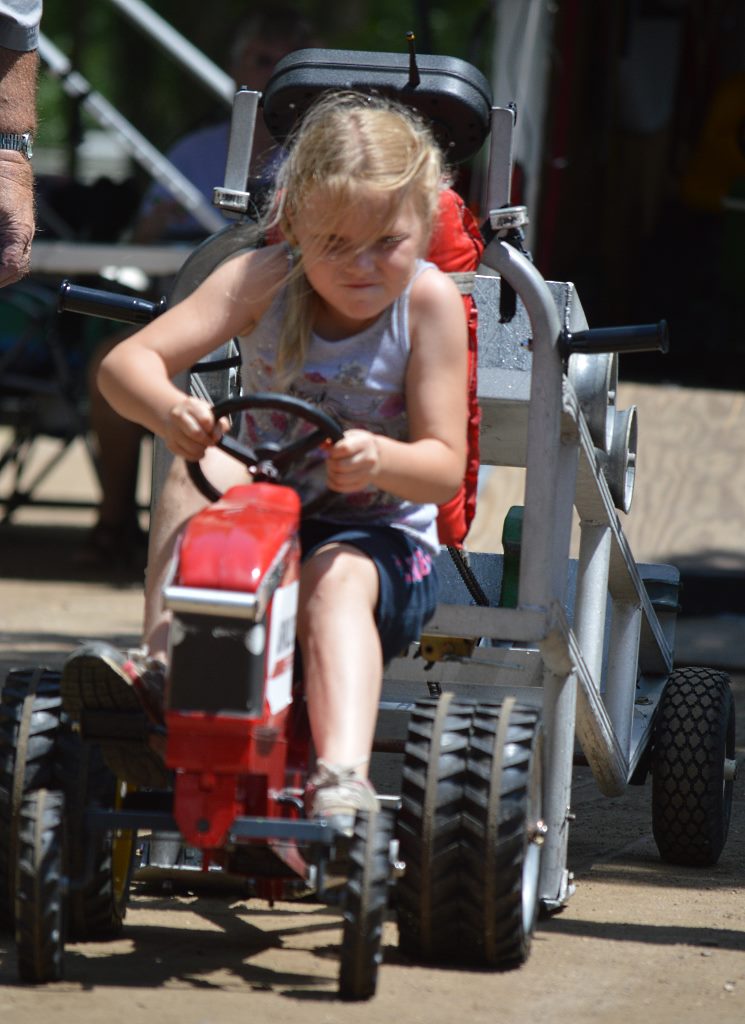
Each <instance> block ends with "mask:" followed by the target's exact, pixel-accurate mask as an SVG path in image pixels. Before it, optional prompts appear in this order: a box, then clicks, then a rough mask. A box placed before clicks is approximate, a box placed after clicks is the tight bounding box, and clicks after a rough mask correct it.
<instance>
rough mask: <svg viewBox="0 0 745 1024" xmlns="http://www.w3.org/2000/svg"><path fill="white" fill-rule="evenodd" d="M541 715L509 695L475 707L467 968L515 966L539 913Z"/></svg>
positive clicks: (466, 861) (466, 820)
mask: <svg viewBox="0 0 745 1024" xmlns="http://www.w3.org/2000/svg"><path fill="white" fill-rule="evenodd" d="M542 769H543V732H542V729H541V723H540V719H539V715H538V712H537V711H536V710H535V709H534V708H529V707H525V706H523V705H519V704H516V703H515V700H514V698H512V697H509V698H507V699H506V700H505V701H504V702H503V703H501V704H493V705H492V704H478V705H477V706H476V708H475V710H474V716H473V725H472V730H471V742H470V744H469V748H468V761H467V768H466V785H465V794H464V800H463V869H464V870H463V880H462V887H463V901H462V913H463V926H462V927H463V932H462V938H461V942H462V945H461V950H462V952H461V958H462V959H463V960H464V961H465V962H467V963H468V964H469V966H486V967H493V968H494V967H496V968H503V969H504V968H510V967H516V966H518V965H519V964H522V963H524V962H525V960H526V959H527V957H528V953H529V952H530V943H531V939H532V937H533V930H534V928H535V923H536V919H537V917H538V891H539V889H538V883H539V874H540V867H541V845H542V842H543V837H544V833H545V826H544V825H543V822H542V820H541V815H542V794H543V780H542Z"/></svg>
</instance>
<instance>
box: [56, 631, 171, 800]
mask: <svg viewBox="0 0 745 1024" xmlns="http://www.w3.org/2000/svg"><path fill="white" fill-rule="evenodd" d="M61 690H62V706H63V708H64V709H65V711H66V712H67V714H68V715H70V717H71V718H74V719H76V720H77V721H79V722H80V726H81V733H82V735H83V736H84V737H85V738H87V739H91V740H95V741H96V742H97V743H98V744H99V746H100V747H101V752H102V754H103V756H104V760H105V761H106V763H107V764H108V766H109V768H110V769H111V770H112V772H114V774H115V775H116V776H117V777H118V778H121V779H125V780H126V781H127V782H130V783H132V784H134V785H138V786H145V787H149V788H161V787H163V786H167V785H168V784H169V780H170V774H171V773H170V772H169V770H168V769H167V768H166V766H165V765H164V764H163V761H162V759H161V758H160V757H159V756H158V754H157V753H156V752H155V750H153V748H152V747H151V745H150V739H151V737H152V736H154V735H157V734H158V733H161V734H162V733H163V730H164V718H163V698H164V693H165V665H163V664H162V663H161V662H158V661H155V660H154V659H153V658H148V657H147V655H146V654H145V652H144V651H140V650H135V651H126V652H124V651H120V650H118V648H116V647H113V646H112V645H111V644H107V643H103V642H100V641H97V642H93V643H89V644H84V645H83V646H82V647H79V648H78V649H77V650H76V651H74V652H73V653H72V654H71V655H70V657H69V658H68V659H67V661H66V662H65V665H64V668H63V669H62V682H61Z"/></svg>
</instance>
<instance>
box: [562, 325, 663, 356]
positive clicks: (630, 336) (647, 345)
mask: <svg viewBox="0 0 745 1024" xmlns="http://www.w3.org/2000/svg"><path fill="white" fill-rule="evenodd" d="M669 349H670V332H669V330H668V326H667V320H660V321H659V323H656V324H636V325H634V326H629V327H591V328H589V329H588V330H586V331H577V332H576V334H572V333H571V331H564V333H563V334H562V336H561V338H560V339H559V350H560V352H561V354H562V356H564V357H566V356H571V355H574V354H575V353H577V352H581V353H584V354H586V355H588V354H596V353H599V352H621V353H622V352H668V351H669Z"/></svg>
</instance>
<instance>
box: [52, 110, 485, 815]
mask: <svg viewBox="0 0 745 1024" xmlns="http://www.w3.org/2000/svg"><path fill="white" fill-rule="evenodd" d="M443 176H444V175H443V166H442V158H441V154H440V151H439V149H438V147H437V146H436V144H435V142H434V141H433V138H432V136H431V134H430V132H429V130H428V129H427V128H426V127H425V126H424V125H423V124H421V123H420V122H419V121H418V120H417V118H416V117H415V116H414V115H413V114H412V113H411V112H408V111H407V110H406V109H405V108H402V107H399V106H397V105H394V104H392V103H390V102H388V101H384V100H382V99H378V98H375V99H371V98H370V97H365V96H361V95H357V94H354V93H351V94H344V95H335V96H332V97H329V98H324V99H322V100H321V101H320V102H319V103H317V104H316V105H315V106H314V107H313V108H312V109H311V111H309V113H308V114H307V115H306V117H305V118H304V120H303V122H302V125H301V128H300V130H299V131H298V133H297V135H296V137H295V139H294V141H293V142H292V144H291V146H290V150H289V155H288V157H287V160H286V162H285V163H284V165H283V167H282V169H281V172H280V175H279V179H278V182H277V190H276V196H275V201H274V205H273V207H272V212H271V215H270V217H271V223H270V225H269V227H278V228H279V229H280V230H281V232H282V236H283V238H284V239H285V241H283V242H282V243H280V244H276V245H271V246H267V247H264V248H259V249H256V250H252V251H250V252H245V253H243V254H241V255H238V256H236V257H235V258H233V259H231V260H230V261H228V262H227V263H225V264H223V265H222V266H220V267H219V268H218V269H217V270H216V271H214V272H213V273H212V274H211V275H210V277H209V278H208V279H207V280H206V281H205V282H204V283H203V284H202V285H201V286H200V287H199V288H197V289H196V290H195V291H194V293H193V294H192V295H190V296H189V297H188V298H186V299H185V300H183V301H182V302H181V303H179V304H178V305H177V306H175V307H173V308H172V309H171V310H169V311H168V312H167V313H165V314H164V315H162V316H161V317H159V318H158V319H157V320H154V321H153V322H152V323H151V324H149V325H148V326H147V327H145V328H144V329H143V330H141V331H139V332H138V333H137V334H135V335H133V336H132V337H131V338H129V339H128V340H127V341H125V342H123V343H122V344H120V345H119V346H117V347H116V348H115V349H114V350H113V351H112V352H111V353H110V355H109V356H107V358H106V360H105V361H104V363H103V365H102V368H101V372H100V378H99V383H100V387H101V390H102V391H103V393H104V394H105V396H106V397H107V398H108V400H109V401H110V402H111V404H112V406H113V407H114V408H115V409H117V410H118V412H120V413H121V414H122V415H124V416H126V417H128V418H130V419H132V420H135V421H136V422H138V423H140V424H142V425H143V426H145V427H146V428H148V429H149V430H151V431H152V432H153V433H155V434H158V435H159V436H161V437H162V438H164V439H165V441H166V444H167V445H168V447H169V449H170V450H171V451H172V452H173V453H174V454H175V455H177V456H181V457H182V458H183V459H187V460H192V461H193V460H197V459H203V460H204V463H203V468H204V469H205V472H206V475H207V476H208V477H209V478H210V479H211V480H213V481H215V482H216V483H217V482H218V481H219V486H221V487H222V488H224V487H225V486H226V485H227V484H228V483H229V482H238V481H239V480H242V481H243V482H245V470H244V469H242V467H240V466H239V465H238V463H236V462H234V461H233V460H231V459H230V458H229V456H226V455H225V454H224V453H223V452H221V451H220V450H219V449H217V448H215V447H214V445H215V443H216V442H217V441H218V440H219V438H220V437H221V436H222V432H223V430H225V429H226V427H227V424H225V423H224V422H217V423H216V422H215V419H214V416H213V414H212V409H211V407H210V406H209V404H208V403H206V402H204V401H202V400H200V399H199V398H196V397H193V396H189V395H186V394H184V393H183V392H182V391H180V390H179V389H178V388H177V387H176V386H175V385H174V384H173V383H172V382H171V379H172V378H173V377H174V376H175V375H176V374H178V373H180V372H182V371H184V370H186V369H188V368H189V367H190V366H192V365H193V364H194V363H196V362H197V361H198V360H200V359H201V358H203V357H204V356H205V355H206V354H207V353H208V352H210V351H212V350H213V349H215V348H217V347H218V346H219V345H220V344H221V343H222V342H224V340H225V339H226V338H231V337H234V336H237V337H238V338H239V340H240V348H241V355H242V375H243V379H242V384H243V390H244V393H247V394H249V393H251V392H255V391H269V390H274V391H279V390H283V391H287V392H289V393H291V394H294V395H297V396H299V397H301V398H304V399H306V400H309V401H311V402H313V403H315V404H317V405H319V406H320V407H322V408H323V409H324V410H325V411H327V412H328V413H330V414H331V415H332V416H334V417H336V419H338V420H339V421H340V423H341V424H342V427H343V428H344V436H343V438H342V440H340V441H339V442H337V443H336V444H335V445H333V447H332V448H331V449H330V450H329V451H328V452H327V453H325V457H324V458H323V463H322V470H323V472H324V473H325V481H324V482H325V485H326V486H327V487H328V489H329V490H330V491H331V492H332V499H331V501H330V502H328V503H327V504H326V505H325V507H324V510H323V513H322V518H315V519H313V518H311V519H307V520H305V521H304V523H303V526H302V531H301V541H302V547H303V559H304V560H303V569H302V578H301V585H300V604H299V612H298V642H299V646H300V651H301V655H302V662H303V678H304V684H305V688H306V696H307V706H308V713H309V717H310V723H311V730H312V735H313V742H314V747H315V752H316V757H317V762H316V771H315V774H314V775H313V777H312V778H311V780H310V784H309V788H308V794H307V804H308V811H309V813H310V814H312V815H324V816H328V817H332V818H334V819H335V823H336V824H337V826H340V827H345V828H348V827H349V826H350V825H351V823H352V820H353V817H354V813H355V811H356V810H357V809H359V808H365V807H370V805H371V802H373V801H374V800H375V795H374V792H373V791H372V788H371V787H370V784H369V782H368V781H367V768H368V761H369V758H370V751H371V747H372V740H373V733H374V728H375V720H376V716H377V707H378V701H379V697H380V690H381V681H382V674H383V666H384V664H385V662H386V661H387V660H389V659H390V658H391V657H393V656H394V655H395V654H397V653H398V652H399V651H401V650H402V649H403V648H404V647H405V646H406V644H407V643H408V642H409V641H411V640H413V639H416V638H417V637H418V635H419V633H420V631H421V628H422V626H423V624H424V623H425V622H426V621H427V619H428V618H429V617H430V616H431V615H432V613H433V611H434V608H435V603H436V582H435V573H434V567H433V561H432V559H433V555H434V554H435V553H436V551H437V548H438V545H437V534H436V528H435V514H436V505H437V504H439V503H442V502H444V501H447V500H448V499H449V498H450V497H451V496H452V495H453V494H454V493H455V491H456V490H457V489H458V486H459V484H460V482H461V480H462V478H463V473H464V465H465V448H466V419H467V416H466V392H467V388H466V362H467V333H466V322H465V315H464V311H463V302H462V299H461V296H460V294H459V292H458V290H457V288H456V286H455V285H454V284H453V283H452V281H450V279H449V278H448V277H447V276H446V275H445V274H442V273H441V272H440V271H439V270H437V268H436V267H434V265H432V264H430V263H427V262H425V261H424V260H423V259H422V255H423V253H424V252H425V251H426V247H427V242H428V238H429V235H430V232H431V231H432V227H433V221H434V218H435V215H436V211H437V207H438V196H439V190H440V188H441V187H443ZM263 227H264V230H266V227H267V225H264V226H263ZM283 428H284V423H283V422H282V421H281V419H280V420H279V421H278V420H277V417H276V414H275V415H274V416H273V417H271V418H269V419H267V417H262V416H260V415H259V414H256V415H255V417H252V418H248V417H247V418H246V421H245V422H244V423H243V424H242V426H241V430H242V431H243V433H244V434H245V435H247V436H249V437H253V436H254V434H255V432H256V431H262V432H263V431H264V430H265V429H270V430H271V429H279V430H282V429H283ZM315 470H316V474H317V471H318V466H316V467H315ZM216 474H219V475H216ZM312 476H313V474H312V473H311V477H312ZM307 482H308V473H307V467H306V471H305V472H304V473H303V477H302V480H300V481H299V483H300V484H301V485H303V486H305V485H306V484H307ZM198 504H199V503H198V502H197V501H195V498H194V495H193V494H192V495H190V496H189V497H188V505H189V514H191V513H192V512H193V511H194V509H195V507H197V506H198ZM167 549H168V550H166V551H165V552H164V557H165V555H166V554H167V553H168V551H170V550H171V546H170V545H167ZM146 639H149V656H148V657H145V656H144V655H142V654H140V655H136V654H135V655H130V656H129V658H124V657H122V656H121V655H119V654H118V652H116V651H114V649H113V648H109V647H107V646H106V647H104V645H95V649H91V647H88V648H84V649H82V650H81V651H79V652H77V654H75V655H73V656H72V657H71V658H70V659H69V660H68V663H67V665H66V667H65V671H64V674H63V699H64V701H65V705H66V707H68V710H70V711H71V712H72V713H73V714H74V713H76V711H77V712H79V710H80V708H81V707H90V706H94V707H107V706H108V707H111V706H116V707H130V706H133V704H134V702H136V701H138V700H145V701H146V702H149V704H150V711H151V713H153V714H156V715H157V714H158V713H159V709H158V707H157V703H158V697H159V692H158V691H160V692H162V680H163V678H164V674H165V668H164V666H163V665H161V662H164V661H165V654H164V650H165V644H164V638H163V636H162V631H161V632H158V631H157V630H156V634H154V635H153V636H151V637H150V638H146Z"/></svg>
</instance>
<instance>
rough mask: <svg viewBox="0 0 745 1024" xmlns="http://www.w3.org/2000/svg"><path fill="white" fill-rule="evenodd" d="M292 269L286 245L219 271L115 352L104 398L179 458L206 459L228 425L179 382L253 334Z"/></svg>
mask: <svg viewBox="0 0 745 1024" xmlns="http://www.w3.org/2000/svg"><path fill="white" fill-rule="evenodd" d="M278 250H281V251H278ZM286 270H287V256H286V251H285V250H284V246H274V247H271V248H267V249H260V250H257V251H255V252H249V253H244V254H242V255H239V256H236V257H235V258H234V259H232V260H229V261H228V262H227V263H225V264H223V265H222V266H220V267H218V268H217V270H215V271H213V273H212V274H210V275H209V277H208V278H207V279H206V280H205V281H204V282H203V283H202V284H201V285H200V286H199V287H198V288H197V289H196V290H195V291H194V292H193V293H192V294H191V295H189V296H187V297H186V298H185V299H184V300H183V301H182V302H179V303H178V305H176V306H174V307H173V308H172V309H169V310H167V311H166V312H165V313H163V314H162V315H161V316H159V317H158V318H157V319H156V320H153V322H152V323H150V324H148V325H147V326H146V327H144V328H143V329H142V330H140V331H138V332H137V333H136V334H133V335H132V336H131V337H129V338H126V339H125V340H124V341H122V342H120V343H119V344H118V345H117V346H116V347H115V348H113V349H112V350H111V352H110V353H109V354H108V355H107V356H106V358H105V359H104V360H103V362H102V364H101V368H100V370H99V374H98V385H99V388H100V390H101V393H102V394H103V395H104V397H105V398H106V399H107V400H108V401H109V402H110V404H111V405H112V406H113V408H114V409H116V411H117V412H118V413H120V415H122V416H124V417H125V418H126V419H130V420H134V421H135V422H136V423H140V424H141V425H142V426H144V427H146V428H147V429H148V430H151V431H152V432H153V433H154V434H157V435H158V436H160V437H162V438H164V439H165V441H166V443H167V445H168V447H169V448H170V449H171V451H173V452H174V454H176V455H182V456H184V457H186V458H192V459H194V458H201V456H202V455H203V454H204V449H205V447H207V446H208V445H210V444H214V443H215V442H216V441H217V440H219V438H220V436H221V435H222V433H223V429H224V427H225V424H222V425H219V426H218V425H216V424H215V420H214V416H213V415H212V411H211V408H210V406H209V404H208V403H207V402H204V401H202V400H201V399H197V398H194V397H191V396H188V395H186V394H185V393H184V392H183V391H182V390H181V389H180V388H178V387H176V385H175V384H173V382H172V378H173V377H174V376H175V375H176V374H178V373H181V372H182V371H184V370H188V369H189V368H190V367H191V366H193V365H194V363H196V362H198V361H199V360H200V359H202V358H203V357H204V356H205V355H207V354H208V353H209V352H212V351H213V350H214V349H216V348H217V347H218V346H219V345H221V344H223V343H224V342H225V341H227V340H229V339H230V338H232V337H234V336H235V335H237V334H244V333H246V332H247V331H249V330H250V329H251V328H252V327H253V325H254V324H256V323H257V321H258V320H259V319H260V317H261V315H262V314H263V313H264V311H265V310H266V308H267V306H268V305H269V303H270V302H271V299H272V296H273V294H274V288H275V286H276V285H277V284H278V283H279V282H280V281H281V278H282V275H283V274H285V273H286Z"/></svg>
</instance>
